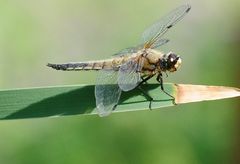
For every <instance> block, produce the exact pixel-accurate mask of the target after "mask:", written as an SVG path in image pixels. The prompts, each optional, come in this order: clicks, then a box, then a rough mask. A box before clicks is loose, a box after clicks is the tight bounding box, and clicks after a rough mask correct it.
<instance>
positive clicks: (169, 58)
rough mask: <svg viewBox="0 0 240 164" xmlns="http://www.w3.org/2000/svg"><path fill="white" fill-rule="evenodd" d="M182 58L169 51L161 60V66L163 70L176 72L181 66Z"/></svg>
mask: <svg viewBox="0 0 240 164" xmlns="http://www.w3.org/2000/svg"><path fill="white" fill-rule="evenodd" d="M181 63H182V60H181V58H180V57H179V56H178V55H176V54H175V53H173V52H169V53H167V54H165V55H164V56H163V58H162V59H161V60H160V67H161V70H162V71H169V72H175V71H177V70H178V68H179V67H180V66H181Z"/></svg>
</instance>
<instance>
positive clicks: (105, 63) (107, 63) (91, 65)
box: [47, 57, 126, 71]
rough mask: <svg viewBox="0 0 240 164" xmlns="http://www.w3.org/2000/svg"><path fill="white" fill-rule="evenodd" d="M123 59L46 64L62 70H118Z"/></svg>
mask: <svg viewBox="0 0 240 164" xmlns="http://www.w3.org/2000/svg"><path fill="white" fill-rule="evenodd" d="M124 61H126V59H124V58H122V57H120V58H115V59H108V60H99V61H88V62H76V63H65V64H50V63H48V64H47V66H48V67H52V68H53V69H56V70H63V71H80V70H101V69H116V70H118V68H119V66H120V65H121V64H123V62H124Z"/></svg>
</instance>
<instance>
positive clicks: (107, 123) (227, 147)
mask: <svg viewBox="0 0 240 164" xmlns="http://www.w3.org/2000/svg"><path fill="white" fill-rule="evenodd" d="M184 3H189V4H191V6H192V10H191V11H190V13H189V14H188V15H187V16H186V17H185V18H184V20H183V21H181V22H180V23H179V24H177V25H176V27H174V28H172V29H171V30H170V31H169V32H168V34H167V35H166V36H165V37H166V38H169V39H170V40H171V42H170V43H168V44H167V45H165V46H163V47H162V50H163V51H164V52H167V51H170V50H171V51H174V52H176V53H177V54H179V55H181V56H182V59H183V65H182V67H181V69H180V70H179V71H178V72H176V73H174V74H170V76H169V77H168V78H167V79H165V81H166V82H175V83H189V84H206V85H225V86H235V87H240V86H239V81H240V76H239V61H240V19H239V15H240V10H239V8H240V1H239V0H229V1H220V0H211V1H207V0H202V1H190V0H189V1H160V0H149V1H128V0H122V1H111V0H101V1H97V0H79V1H77V0H61V1H58V0H42V1H30V0H19V1H16V0H15V1H14V0H10V1H8V0H1V1H0V88H1V89H6V88H22V87H37V86H53V85H69V84H80V83H87V84H94V83H95V76H96V72H87V73H85V72H57V71H53V70H51V69H49V68H47V67H46V66H45V65H46V63H48V62H53V63H55V62H68V61H80V60H95V59H102V58H108V57H110V56H111V55H112V54H114V53H116V52H117V51H119V50H120V49H123V48H125V47H129V46H132V45H136V44H138V42H139V40H140V36H141V33H142V32H143V31H144V29H145V28H147V27H148V26H149V25H151V24H152V23H153V22H155V21H156V20H158V19H159V18H160V17H161V16H163V15H165V14H167V13H168V12H169V11H171V10H172V9H174V8H176V7H177V6H179V5H181V4H184ZM239 107H240V104H239V98H235V99H227V100H221V101H210V102H202V103H193V104H186V105H180V106H177V107H172V108H165V109H161V110H155V111H151V112H150V111H140V112H130V113H128V112H127V113H118V114H112V115H111V116H110V117H106V118H99V117H98V116H71V117H61V118H43V119H27V120H14V121H0V133H1V135H0V163H4V164H5V163H7V164H9V163H10V164H11V163H13V164H14V163H24V164H25V163H80V162H81V163H86V164H91V163H115V164H118V163H119V164H120V163H139V164H142V163H177V164H186V163H211V164H212V163H239V162H240V157H239V155H240V154H239V152H240V148H239V147H240V138H239V137H240V130H239V129H240V121H239V119H240V111H239Z"/></svg>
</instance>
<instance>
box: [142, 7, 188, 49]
mask: <svg viewBox="0 0 240 164" xmlns="http://www.w3.org/2000/svg"><path fill="white" fill-rule="evenodd" d="M190 9H191V7H190V5H188V4H186V5H182V6H180V7H178V8H176V9H175V10H173V11H172V12H170V13H169V14H168V15H166V16H165V17H163V18H162V19H160V20H159V21H158V22H156V23H154V24H153V25H152V26H150V27H149V28H147V29H146V30H145V31H144V32H143V34H142V43H145V48H151V46H152V45H153V44H154V42H156V41H158V40H159V38H160V37H161V36H162V35H163V34H165V33H166V32H167V30H168V29H170V28H171V27H172V26H174V25H175V24H176V23H177V22H178V21H180V20H181V19H182V18H183V17H184V16H185V15H186V14H187V13H188V12H189V10H190Z"/></svg>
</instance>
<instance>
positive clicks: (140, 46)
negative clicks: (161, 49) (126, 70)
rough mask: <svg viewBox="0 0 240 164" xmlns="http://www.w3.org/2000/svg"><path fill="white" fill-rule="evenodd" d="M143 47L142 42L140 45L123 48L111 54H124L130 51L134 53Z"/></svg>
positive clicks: (128, 53)
mask: <svg viewBox="0 0 240 164" xmlns="http://www.w3.org/2000/svg"><path fill="white" fill-rule="evenodd" d="M143 47H144V44H140V45H137V46H134V47H128V48H125V49H123V50H121V51H119V52H118V53H116V54H113V56H125V55H131V54H132V53H136V52H138V51H139V50H140V49H142V48H143Z"/></svg>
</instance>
